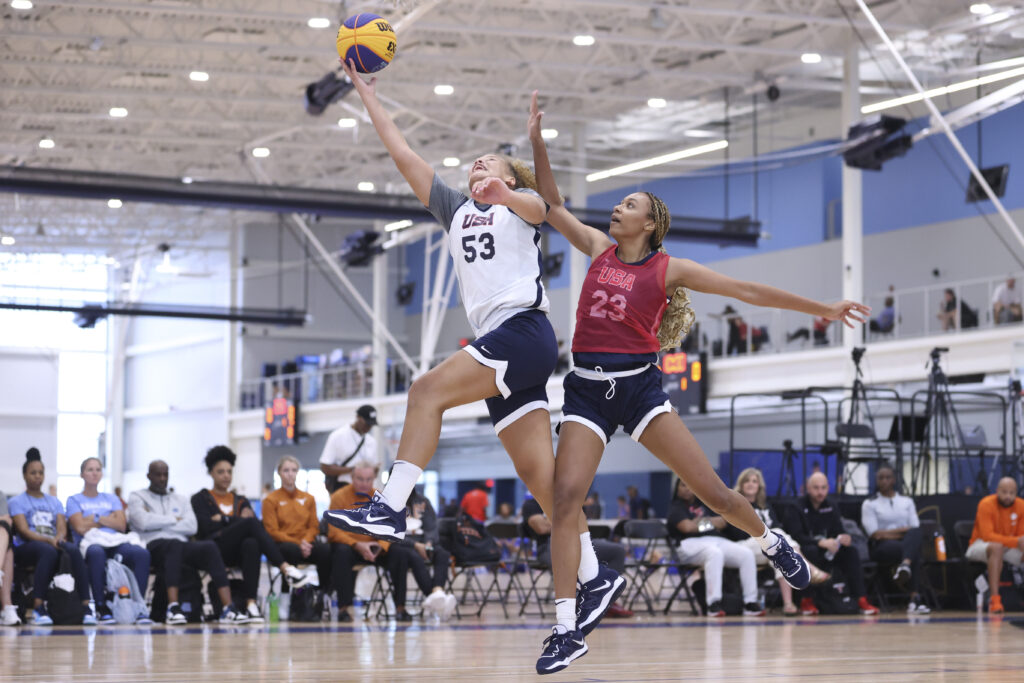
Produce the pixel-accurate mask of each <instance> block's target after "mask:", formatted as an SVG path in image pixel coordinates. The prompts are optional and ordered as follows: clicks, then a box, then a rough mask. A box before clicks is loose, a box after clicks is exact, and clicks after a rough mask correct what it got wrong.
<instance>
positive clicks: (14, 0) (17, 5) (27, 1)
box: [11, 0, 32, 9]
mask: <svg viewBox="0 0 1024 683" xmlns="http://www.w3.org/2000/svg"><path fill="white" fill-rule="evenodd" d="M11 7H13V8H14V9H32V0H11Z"/></svg>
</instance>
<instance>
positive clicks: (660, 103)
mask: <svg viewBox="0 0 1024 683" xmlns="http://www.w3.org/2000/svg"><path fill="white" fill-rule="evenodd" d="M666 104H668V102H666V101H665V100H663V99H661V98H660V97H652V98H651V99H649V100H647V106H648V107H651V108H652V109H661V108H662V107H664V106H665V105H666Z"/></svg>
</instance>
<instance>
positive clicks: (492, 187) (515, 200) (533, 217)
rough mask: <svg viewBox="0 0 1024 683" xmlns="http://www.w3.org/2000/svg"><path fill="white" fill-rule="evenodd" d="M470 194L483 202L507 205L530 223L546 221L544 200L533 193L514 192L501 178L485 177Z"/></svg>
mask: <svg viewBox="0 0 1024 683" xmlns="http://www.w3.org/2000/svg"><path fill="white" fill-rule="evenodd" d="M470 195H471V196H472V197H473V199H475V200H476V201H478V202H480V203H482V204H501V205H502V206H507V207H508V208H509V209H510V210H511V211H512V213H514V214H516V215H517V216H519V217H520V218H522V219H523V220H524V221H526V222H527V223H529V224H530V225H540V224H541V223H543V222H544V217H545V215H546V210H545V208H544V201H543V200H542V199H541V198H540V197H538V196H537V195H535V194H532V193H527V192H513V191H512V189H511V188H510V187H509V186H508V185H506V184H505V181H503V180H502V179H501V178H494V177H491V178H484V179H483V180H481V181H480V182H478V183H477V184H476V185H474V186H473V189H472V191H471V192H470Z"/></svg>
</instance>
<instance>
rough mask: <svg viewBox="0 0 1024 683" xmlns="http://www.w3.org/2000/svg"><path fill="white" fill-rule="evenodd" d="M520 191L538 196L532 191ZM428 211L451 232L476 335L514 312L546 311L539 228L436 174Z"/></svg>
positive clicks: (451, 248)
mask: <svg viewBox="0 0 1024 683" xmlns="http://www.w3.org/2000/svg"><path fill="white" fill-rule="evenodd" d="M516 192H527V193H530V194H533V195H536V196H539V195H537V193H536V192H534V191H533V190H527V189H521V190H516ZM429 210H430V212H431V213H432V214H433V215H434V217H435V218H437V219H438V221H439V222H441V224H442V225H444V226H446V229H447V231H448V250H449V251H450V252H451V255H452V259H453V261H454V262H455V275H456V276H457V277H458V280H459V294H460V296H461V298H462V303H463V305H464V306H465V307H466V316H467V317H468V318H469V324H470V325H472V327H473V332H474V334H476V336H477V337H481V336H483V335H485V334H487V333H488V332H490V331H491V330H493V329H494V328H496V327H498V326H499V325H500V324H501V323H503V322H504V321H505V320H507V319H509V318H511V317H512V316H513V315H515V314H516V313H521V312H523V311H527V310H530V309H534V308H535V309H538V310H541V311H544V312H545V313H546V312H547V311H548V309H549V306H548V297H547V294H546V292H545V291H544V285H543V283H542V282H541V276H542V273H543V256H542V254H541V250H540V226H537V225H531V224H530V223H527V222H526V221H524V220H523V219H522V218H520V217H519V216H517V215H516V214H515V213H513V212H512V211H510V210H509V209H508V207H505V206H499V205H488V204H478V203H477V202H475V201H473V200H471V199H469V198H468V197H466V195H464V194H462V193H461V192H458V191H456V190H453V189H452V188H450V187H448V186H447V185H445V184H444V182H443V181H442V180H441V179H440V178H439V177H438V176H437V175H435V176H434V182H433V185H432V187H431V190H430V207H429Z"/></svg>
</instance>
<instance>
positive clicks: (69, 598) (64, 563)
mask: <svg viewBox="0 0 1024 683" xmlns="http://www.w3.org/2000/svg"><path fill="white" fill-rule="evenodd" d="M58 552H59V556H60V559H59V560H58V562H57V572H56V573H55V574H54V576H53V581H52V582H51V583H50V588H49V590H47V591H46V609H47V610H48V611H49V612H50V618H51V619H53V623H54V624H56V625H58V626H72V625H77V624H81V623H82V617H84V616H85V606H84V605H83V604H82V601H81V599H79V597H78V593H77V592H76V591H75V579H74V575H73V574H72V573H71V571H72V570H71V557H70V556H69V555H68V554H67V552H66V551H65V550H63V549H60V550H59V551H58ZM58 577H61V580H60V581H58V580H57V578H58ZM69 581H70V586H71V590H65V589H63V588H61V587H59V586H58V583H60V584H67V583H68V582H69Z"/></svg>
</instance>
